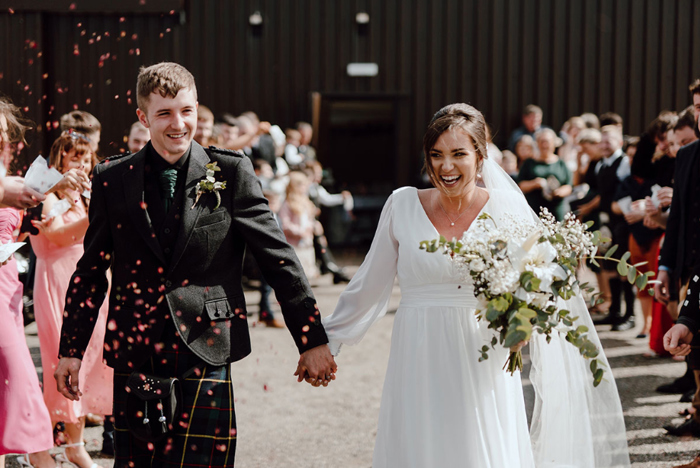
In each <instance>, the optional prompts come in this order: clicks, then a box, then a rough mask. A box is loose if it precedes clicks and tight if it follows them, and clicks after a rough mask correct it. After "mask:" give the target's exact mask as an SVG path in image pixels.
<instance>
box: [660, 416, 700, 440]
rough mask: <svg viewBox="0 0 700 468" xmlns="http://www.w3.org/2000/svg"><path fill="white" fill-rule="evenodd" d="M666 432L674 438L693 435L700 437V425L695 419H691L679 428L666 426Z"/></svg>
mask: <svg viewBox="0 0 700 468" xmlns="http://www.w3.org/2000/svg"><path fill="white" fill-rule="evenodd" d="M664 429H666V431H667V432H668V433H669V434H671V435H674V436H682V435H692V436H693V437H700V423H697V422H695V419H693V418H690V419H688V420H687V421H685V422H684V423H683V424H681V425H679V426H671V425H668V426H664Z"/></svg>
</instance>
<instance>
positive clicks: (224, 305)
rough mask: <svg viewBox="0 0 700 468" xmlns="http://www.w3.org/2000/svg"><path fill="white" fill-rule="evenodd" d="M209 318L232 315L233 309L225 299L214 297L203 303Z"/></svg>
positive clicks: (217, 318) (223, 317) (225, 317)
mask: <svg viewBox="0 0 700 468" xmlns="http://www.w3.org/2000/svg"><path fill="white" fill-rule="evenodd" d="M204 307H206V309H207V314H209V318H210V319H211V320H221V319H227V318H231V317H233V311H232V310H231V306H230V305H229V303H228V300H227V299H215V300H213V301H207V302H205V303H204Z"/></svg>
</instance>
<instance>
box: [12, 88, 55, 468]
mask: <svg viewBox="0 0 700 468" xmlns="http://www.w3.org/2000/svg"><path fill="white" fill-rule="evenodd" d="M25 130H26V127H25V125H24V123H23V119H22V117H21V115H20V111H19V108H18V107H17V106H15V105H13V104H11V103H10V102H8V101H6V100H5V99H0V151H1V152H2V162H3V163H4V164H5V165H6V167H9V166H10V162H11V161H12V157H13V154H12V150H11V145H12V144H14V143H18V142H20V141H24V132H25ZM2 180H3V178H1V177H0V182H2ZM1 196H2V195H1V194H0V197H1ZM0 199H1V198H0ZM21 216H22V212H21V211H19V210H18V209H16V208H9V207H6V208H0V243H3V244H6V243H8V242H14V241H16V239H15V236H14V232H15V230H16V229H17V228H18V227H19V224H20V219H21ZM22 289H23V287H22V283H21V282H20V281H19V277H18V274H17V263H16V262H15V259H14V257H10V259H9V260H8V261H7V262H5V264H3V265H2V266H0V321H1V322H2V326H0V382H3V384H2V391H0V466H4V464H3V462H2V458H3V457H4V455H5V454H9V453H24V454H29V455H28V457H27V456H23V457H22V459H23V461H24V462H25V465H26V464H31V465H33V466H35V467H40V468H48V467H54V466H56V464H55V462H54V461H53V459H52V458H51V456H50V455H49V452H48V450H49V449H50V448H52V447H53V434H52V431H51V427H52V426H51V418H50V417H49V411H48V409H47V408H46V404H45V403H44V399H43V397H42V394H41V386H40V385H39V379H38V377H37V374H36V370H35V368H34V363H33V361H32V357H31V355H30V353H29V348H28V347H27V341H26V339H25V337H24V320H23V315H22V311H23V309H24V307H23V303H22Z"/></svg>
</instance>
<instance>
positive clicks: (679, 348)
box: [664, 323, 693, 356]
mask: <svg viewBox="0 0 700 468" xmlns="http://www.w3.org/2000/svg"><path fill="white" fill-rule="evenodd" d="M692 339H693V333H692V332H691V331H690V329H689V328H688V327H686V326H685V325H683V324H681V323H677V324H675V325H674V326H673V327H672V328H671V329H670V330H669V331H667V332H666V334H665V335H664V349H665V350H666V351H668V352H669V353H671V354H673V355H674V356H687V355H688V354H690V342H691V341H692Z"/></svg>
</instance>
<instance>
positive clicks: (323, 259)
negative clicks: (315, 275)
mask: <svg viewBox="0 0 700 468" xmlns="http://www.w3.org/2000/svg"><path fill="white" fill-rule="evenodd" d="M305 172H306V175H307V176H308V177H309V180H310V181H311V183H310V185H309V198H310V199H311V201H312V202H313V203H314V205H316V207H317V208H318V211H317V213H318V214H320V211H321V210H322V209H323V207H327V208H330V207H334V206H342V207H343V209H344V210H345V212H346V213H350V212H352V209H353V208H354V200H353V198H352V194H351V193H350V192H349V191H347V190H343V191H342V192H340V193H335V194H331V193H328V191H327V190H326V188H325V187H324V186H323V185H322V184H321V181H322V180H323V166H322V165H321V163H320V162H318V161H316V160H311V161H307V163H306V169H305ZM314 252H315V255H316V263H318V264H319V265H320V271H321V274H326V273H331V274H332V275H333V284H338V283H347V282H348V281H350V277H349V276H348V275H347V273H345V270H344V269H343V268H341V267H340V266H338V264H337V263H336V261H335V258H334V257H333V254H332V253H331V250H330V248H329V247H328V240H327V239H326V235H325V229H324V227H323V225H322V224H321V222H320V221H319V220H317V221H316V228H315V230H314Z"/></svg>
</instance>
